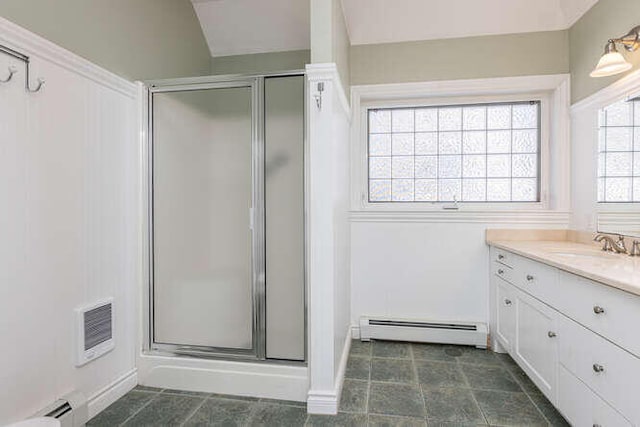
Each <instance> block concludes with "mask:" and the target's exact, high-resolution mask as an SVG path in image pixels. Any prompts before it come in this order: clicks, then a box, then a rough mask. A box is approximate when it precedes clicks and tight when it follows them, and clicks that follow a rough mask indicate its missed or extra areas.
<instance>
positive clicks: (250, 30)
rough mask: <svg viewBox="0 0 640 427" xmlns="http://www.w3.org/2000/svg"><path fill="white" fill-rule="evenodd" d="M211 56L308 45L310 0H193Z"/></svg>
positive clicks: (307, 46)
mask: <svg viewBox="0 0 640 427" xmlns="http://www.w3.org/2000/svg"><path fill="white" fill-rule="evenodd" d="M191 1H192V3H193V7H194V9H195V10H196V14H197V15H198V19H199V20H200V26H201V27H202V31H203V33H204V36H205V38H206V39H207V43H208V45H209V50H210V51H211V56H226V55H242V54H247V53H264V52H278V51H287V50H299V49H309V1H308V0H191Z"/></svg>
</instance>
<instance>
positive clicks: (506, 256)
mask: <svg viewBox="0 0 640 427" xmlns="http://www.w3.org/2000/svg"><path fill="white" fill-rule="evenodd" d="M514 256H515V255H513V254H512V253H511V252H507V251H505V250H502V249H498V248H496V247H493V246H492V247H491V260H492V261H495V262H499V263H501V264H504V265H507V266H509V267H513V265H512V259H513V257H514Z"/></svg>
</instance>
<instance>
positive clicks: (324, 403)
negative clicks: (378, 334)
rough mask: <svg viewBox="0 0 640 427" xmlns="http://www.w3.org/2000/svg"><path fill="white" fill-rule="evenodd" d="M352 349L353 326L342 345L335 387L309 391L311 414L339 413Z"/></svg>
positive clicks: (308, 400)
mask: <svg viewBox="0 0 640 427" xmlns="http://www.w3.org/2000/svg"><path fill="white" fill-rule="evenodd" d="M350 350H351V327H349V329H348V330H347V334H346V337H345V340H344V344H343V346H342V354H341V355H340V364H339V365H338V372H337V373H336V377H335V380H334V384H335V388H334V389H333V390H331V391H309V394H308V396H307V412H308V413H309V414H323V415H335V414H337V413H338V407H339V405H340V397H341V396H342V385H343V384H344V374H345V372H346V370H347V361H348V360H349V351H350Z"/></svg>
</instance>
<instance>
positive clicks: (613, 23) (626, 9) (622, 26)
mask: <svg viewBox="0 0 640 427" xmlns="http://www.w3.org/2000/svg"><path fill="white" fill-rule="evenodd" d="M636 25H640V0H600V1H599V2H598V3H596V4H595V5H594V6H593V7H592V8H591V9H590V10H589V11H588V12H587V13H585V14H584V15H583V16H582V17H581V18H580V19H579V20H578V22H576V23H575V24H574V25H573V27H571V29H570V30H569V47H570V54H571V56H570V58H571V59H570V62H571V93H572V94H571V99H572V101H573V102H576V101H579V100H581V99H584V98H586V97H587V96H589V95H591V94H593V93H595V92H597V91H598V90H600V89H602V88H604V87H606V86H609V85H610V84H611V83H613V82H615V81H616V80H618V79H620V78H621V77H623V76H624V74H622V75H618V76H612V77H601V78H592V77H590V76H589V73H590V72H591V70H593V68H594V67H595V65H596V64H597V62H598V59H600V56H601V55H602V52H603V51H604V46H605V44H606V42H607V40H609V39H610V38H615V37H619V36H622V35H623V34H625V33H626V32H627V31H629V30H630V29H631V28H633V27H635V26H636ZM624 54H625V55H626V57H627V59H628V60H629V61H630V62H631V63H633V64H634V68H633V69H632V70H631V71H630V72H632V71H635V70H638V69H639V68H640V51H637V52H634V53H624Z"/></svg>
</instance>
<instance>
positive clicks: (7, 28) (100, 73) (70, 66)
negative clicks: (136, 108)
mask: <svg viewBox="0 0 640 427" xmlns="http://www.w3.org/2000/svg"><path fill="white" fill-rule="evenodd" d="M0 44H3V45H6V46H8V47H10V48H12V49H15V50H17V51H19V52H20V53H23V54H25V55H28V56H30V57H33V58H32V59H34V60H33V61H32V62H31V67H32V70H31V74H32V76H31V79H32V80H33V79H35V78H37V77H42V78H44V79H45V80H46V78H47V76H45V75H43V76H40V75H39V74H38V58H42V59H45V60H47V61H49V62H52V63H54V64H56V65H58V66H60V67H62V68H64V69H66V70H69V71H71V72H73V73H75V74H78V75H81V76H83V77H86V78H88V79H90V80H93V81H94V82H96V83H99V84H101V85H103V86H106V87H109V88H111V89H113V90H116V91H118V92H120V93H121V94H123V95H126V96H128V97H129V98H132V99H135V97H136V94H137V90H136V85H135V84H134V83H132V82H130V81H128V80H126V79H124V78H122V77H119V76H117V75H115V74H113V73H111V72H109V71H107V70H105V69H103V68H100V67H98V66H97V65H95V64H93V63H92V62H89V61H87V60H86V59H84V58H82V57H80V56H78V55H76V54H74V53H72V52H70V51H68V50H66V49H63V48H61V47H60V46H58V45H56V44H54V43H52V42H50V41H48V40H46V39H44V38H42V37H40V36H37V35H35V34H33V33H31V32H30V31H27V30H25V29H24V28H22V27H20V26H18V25H16V24H14V23H12V22H11V21H9V20H7V19H4V18H2V17H0ZM19 73H20V75H19V76H18V77H20V78H24V70H23V69H21V68H20V69H19ZM52 84H53V83H52ZM42 90H46V84H45V87H44V88H43V89H42Z"/></svg>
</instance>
